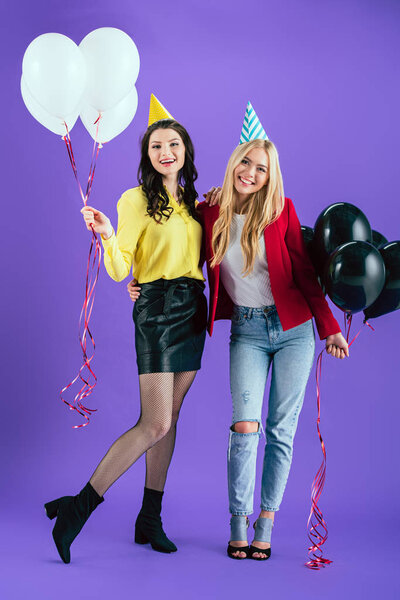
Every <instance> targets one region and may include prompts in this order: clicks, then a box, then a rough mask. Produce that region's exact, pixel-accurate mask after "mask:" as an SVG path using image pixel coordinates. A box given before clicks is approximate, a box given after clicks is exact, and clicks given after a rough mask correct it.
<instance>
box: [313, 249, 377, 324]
mask: <svg viewBox="0 0 400 600" xmlns="http://www.w3.org/2000/svg"><path fill="white" fill-rule="evenodd" d="M323 281H324V284H325V288H326V292H327V294H328V296H329V298H330V299H331V300H332V302H334V304H336V306H338V307H339V308H341V309H342V310H343V311H345V312H347V313H352V314H353V313H356V312H359V311H360V310H363V309H364V308H366V307H367V306H370V305H371V304H372V303H373V302H375V300H376V299H377V298H378V296H379V294H380V293H381V291H382V289H383V286H384V284H385V264H384V262H383V259H382V256H381V255H380V253H379V251H378V250H377V249H376V248H374V246H372V244H369V243H368V242H348V243H347V244H343V245H342V246H339V248H337V249H336V250H335V252H334V253H333V254H332V256H331V257H330V260H329V262H328V263H327V265H326V268H325V272H324V277H323Z"/></svg>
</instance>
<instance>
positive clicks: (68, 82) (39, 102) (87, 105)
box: [21, 27, 140, 143]
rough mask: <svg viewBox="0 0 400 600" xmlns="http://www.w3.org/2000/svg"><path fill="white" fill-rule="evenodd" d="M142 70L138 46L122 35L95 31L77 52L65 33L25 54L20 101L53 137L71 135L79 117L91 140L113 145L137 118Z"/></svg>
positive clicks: (41, 39) (38, 42) (42, 39)
mask: <svg viewBox="0 0 400 600" xmlns="http://www.w3.org/2000/svg"><path fill="white" fill-rule="evenodd" d="M139 66H140V59H139V53H138V50H137V48H136V45H135V43H134V41H133V40H132V39H131V38H130V37H129V35H127V34H126V33H125V32H124V31H121V30H120V29H116V28H114V27H102V28H100V29H95V30H94V31H92V32H91V33H89V34H88V35H87V36H86V37H85V38H84V39H83V40H82V41H81V43H80V44H79V46H77V45H76V44H75V42H73V41H72V40H71V39H70V38H68V37H67V36H65V35H62V34H61V33H45V34H43V35H40V36H39V37H37V38H35V39H34V40H33V41H32V42H31V43H30V44H29V46H28V48H27V49H26V51H25V54H24V58H23V62H22V77H21V93H22V98H23V100H24V102H25V105H26V107H27V109H28V110H29V112H30V113H31V115H32V116H33V117H35V119H36V120H37V121H39V123H41V124H42V125H44V127H47V129H49V130H50V131H52V132H53V133H56V134H58V135H61V136H64V135H66V127H65V124H66V125H67V127H68V130H69V131H71V129H72V127H73V126H74V124H75V122H76V120H77V118H78V116H80V117H81V120H82V122H83V124H84V126H85V127H86V129H87V130H88V132H89V133H90V135H91V136H92V138H93V139H96V134H97V141H98V142H99V143H102V142H109V141H110V140H112V139H113V138H114V137H116V136H117V135H119V134H120V133H121V132H122V131H124V129H126V127H128V125H129V123H130V122H131V121H132V119H133V117H134V116H135V113H136V109H137V104H138V95H137V91H136V88H135V83H136V79H137V77H138V74H139ZM100 115H101V118H100V119H99V120H98V118H99V116H100Z"/></svg>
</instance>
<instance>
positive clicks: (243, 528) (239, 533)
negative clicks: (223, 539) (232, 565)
mask: <svg viewBox="0 0 400 600" xmlns="http://www.w3.org/2000/svg"><path fill="white" fill-rule="evenodd" d="M230 525H231V541H232V540H244V539H247V529H248V527H249V519H248V517H245V518H243V517H242V516H239V515H232V517H231V521H230ZM249 550H250V548H249V546H248V545H247V546H239V547H238V546H232V544H231V543H230V542H229V544H228V548H227V550H226V551H227V553H228V556H229V558H233V559H235V560H244V559H246V558H247V557H248V555H249ZM236 552H244V553H245V554H246V556H233V555H234V554H236Z"/></svg>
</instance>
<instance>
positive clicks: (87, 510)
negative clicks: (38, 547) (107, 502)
mask: <svg viewBox="0 0 400 600" xmlns="http://www.w3.org/2000/svg"><path fill="white" fill-rule="evenodd" d="M103 500H104V498H103V497H102V496H99V495H98V493H97V492H96V490H94V489H93V488H92V486H91V485H90V483H87V484H86V485H85V487H84V488H83V489H82V490H81V491H80V492H79V494H78V495H77V496H63V497H62V498H58V499H57V500H52V501H51V502H47V503H46V504H45V505H44V507H45V509H46V514H47V516H48V517H49V519H54V518H55V517H57V521H56V524H55V525H54V528H53V539H54V541H55V544H56V546H57V550H58V553H59V555H60V556H61V558H62V560H63V561H64V562H65V563H69V562H70V561H71V553H70V551H69V548H70V546H71V544H72V542H73V541H74V539H75V538H76V536H77V535H78V533H79V532H80V530H81V529H82V527H83V526H84V524H85V523H86V521H87V520H88V518H89V517H90V515H91V513H92V512H93V511H94V509H95V508H96V506H98V505H99V504H100V503H101V502H103Z"/></svg>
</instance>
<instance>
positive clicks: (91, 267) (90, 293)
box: [60, 114, 102, 429]
mask: <svg viewBox="0 0 400 600" xmlns="http://www.w3.org/2000/svg"><path fill="white" fill-rule="evenodd" d="M100 118H101V115H100V114H99V117H98V119H97V120H96V123H97V127H96V136H95V140H94V144H93V150H92V158H91V164H90V169H89V175H88V180H87V184H86V190H85V193H84V192H83V189H82V186H81V183H80V181H79V177H78V169H77V166H76V161H75V157H74V152H73V149H72V142H71V137H70V134H69V130H68V127H67V124H66V123H65V128H66V135H65V136H64V137H63V140H64V142H65V145H66V147H67V152H68V157H69V160H70V163H71V167H72V171H73V173H74V176H75V179H76V182H77V184H78V188H79V192H80V195H81V198H82V201H83V204H84V206H87V202H88V199H89V196H90V193H91V190H92V185H93V179H94V173H95V170H96V164H97V158H98V155H99V151H100V148H102V145H101V144H99V143H97V139H98V132H99V122H100ZM100 264H101V244H100V242H99V240H98V237H97V235H96V233H95V231H94V229H93V226H92V238H91V242H90V248H89V256H88V260H87V266H86V281H85V297H84V301H83V304H82V309H81V312H80V316H79V327H78V339H79V344H80V347H81V351H82V358H83V360H82V365H81V367H80V369H79V371H78V373H77V375H76V376H75V377H74V379H73V380H72V381H71V382H70V383H69V384H68V385H66V386H65V387H64V388H63V389H62V390H61V392H60V398H61V400H62V401H63V402H64V403H65V404H66V405H67V406H69V408H70V409H71V410H75V411H77V413H78V414H79V415H81V416H82V417H83V418H84V419H85V422H84V423H81V424H80V425H73V428H74V429H78V428H80V427H85V426H86V425H88V423H89V421H90V419H89V417H90V416H91V414H92V413H93V412H96V410H97V409H95V408H88V407H87V406H85V405H84V404H83V401H84V400H85V399H86V398H87V397H88V396H90V394H91V393H92V392H93V390H94V388H95V386H96V383H97V377H96V375H95V373H94V371H93V369H92V367H91V361H92V359H93V357H94V352H95V348H96V344H95V341H94V337H93V335H92V333H91V331H90V328H89V322H90V317H91V315H92V310H93V305H94V299H95V295H96V284H97V281H98V278H99V272H100ZM88 339H89V340H90V344H91V347H92V352H91V353H90V352H88V347H87V345H88ZM78 379H79V380H80V381H81V383H82V385H81V387H80V389H79V390H78V392H77V393H76V394H75V396H74V399H73V401H72V402H68V401H67V400H66V399H65V398H64V397H63V395H64V393H65V392H66V391H67V390H68V389H69V388H70V387H71V386H73V385H74V384H75V383H76V382H77V381H78Z"/></svg>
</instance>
